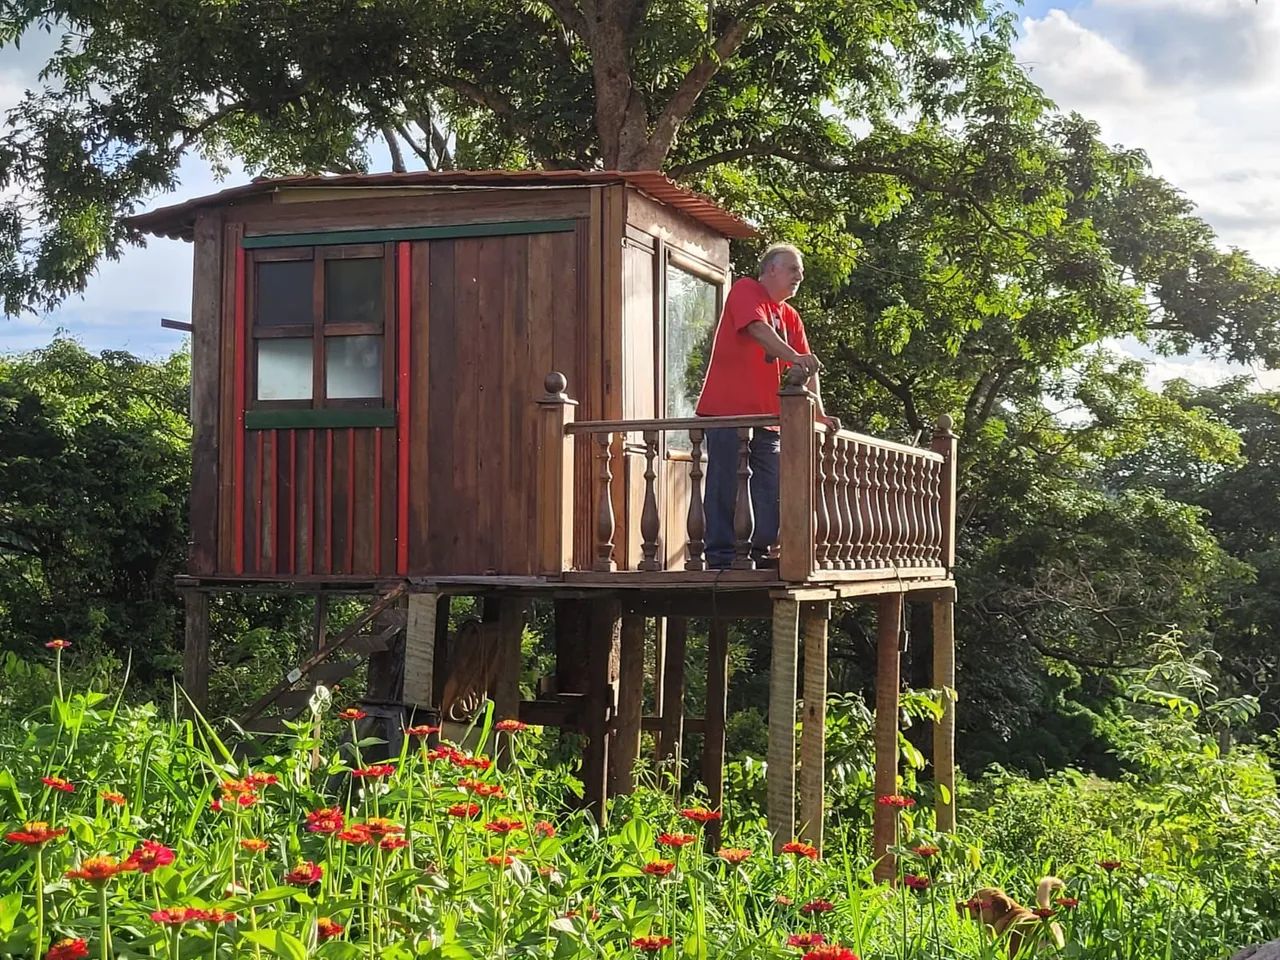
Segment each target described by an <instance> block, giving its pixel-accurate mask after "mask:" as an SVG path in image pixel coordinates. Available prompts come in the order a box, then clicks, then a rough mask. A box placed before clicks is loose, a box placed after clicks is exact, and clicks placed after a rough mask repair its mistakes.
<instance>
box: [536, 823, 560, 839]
mask: <svg viewBox="0 0 1280 960" xmlns="http://www.w3.org/2000/svg"><path fill="white" fill-rule="evenodd" d="M533 832H534V833H536V834H537V835H538V836H540V837H554V836H555V835H556V828H555V826H554V825H552V823H551V822H550V821H549V820H539V821H538V822H537V823H535V824H534V825H533Z"/></svg>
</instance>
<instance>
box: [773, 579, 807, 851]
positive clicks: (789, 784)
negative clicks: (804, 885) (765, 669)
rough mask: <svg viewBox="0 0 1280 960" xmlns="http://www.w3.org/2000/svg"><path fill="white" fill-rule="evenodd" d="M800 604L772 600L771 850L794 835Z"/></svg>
mask: <svg viewBox="0 0 1280 960" xmlns="http://www.w3.org/2000/svg"><path fill="white" fill-rule="evenodd" d="M799 629H800V604H799V602H798V601H796V600H775V601H773V650H772V656H771V658H770V665H769V751H768V763H769V766H768V783H767V786H766V791H767V794H768V814H769V833H770V834H772V835H773V851H774V853H779V852H781V850H782V846H783V844H785V843H787V842H788V841H790V840H791V839H792V838H794V837H795V826H796V824H795V819H796V661H797V659H798V643H799Z"/></svg>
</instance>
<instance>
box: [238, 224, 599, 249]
mask: <svg viewBox="0 0 1280 960" xmlns="http://www.w3.org/2000/svg"><path fill="white" fill-rule="evenodd" d="M577 223H578V221H576V220H508V221H505V222H503V223H455V224H449V225H446V226H440V227H392V228H388V229H386V230H326V231H325V232H323V233H273V234H268V235H265V236H260V237H245V238H244V239H243V240H241V241H240V245H241V246H242V247H244V248H245V249H246V250H261V249H265V248H268V247H320V246H330V245H333V244H338V243H388V242H390V241H394V240H448V239H452V238H458V237H512V236H520V235H524V234H530V233H566V232H568V231H570V230H573V229H574V228H575V227H576V226H577Z"/></svg>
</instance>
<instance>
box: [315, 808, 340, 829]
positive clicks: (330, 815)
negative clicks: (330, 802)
mask: <svg viewBox="0 0 1280 960" xmlns="http://www.w3.org/2000/svg"><path fill="white" fill-rule="evenodd" d="M345 824H346V819H345V818H344V817H343V816H342V811H341V810H339V809H338V808H337V807H321V808H320V809H318V810H312V811H311V812H310V813H308V814H307V832H308V833H337V832H338V831H339V830H341V829H342V828H343V826H344V825H345Z"/></svg>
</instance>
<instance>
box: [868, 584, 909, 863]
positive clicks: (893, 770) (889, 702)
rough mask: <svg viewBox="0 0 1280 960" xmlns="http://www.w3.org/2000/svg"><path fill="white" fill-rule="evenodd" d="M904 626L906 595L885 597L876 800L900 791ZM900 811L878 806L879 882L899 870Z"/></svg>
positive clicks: (879, 649)
mask: <svg viewBox="0 0 1280 960" xmlns="http://www.w3.org/2000/svg"><path fill="white" fill-rule="evenodd" d="M901 622H902V594H900V593H891V594H882V595H881V596H880V598H879V601H878V603H877V605H876V730H875V745H876V774H875V785H876V788H875V793H876V799H877V800H878V799H879V798H880V797H885V796H889V795H891V794H894V793H896V792H897V789H898V684H899V672H898V661H899V653H898V629H899V626H900V625H901ZM897 817H898V811H897V809H896V808H894V807H890V806H885V805H884V804H881V803H877V804H876V806H875V820H874V822H873V825H872V856H873V857H874V858H875V860H876V864H875V878H876V879H877V880H880V881H885V880H892V879H893V877H894V875H895V871H896V866H895V864H894V859H893V856H892V855H891V854H890V853H889V847H891V846H892V845H893V843H894V840H895V837H894V833H895V831H896V829H897V825H898V820H897Z"/></svg>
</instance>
